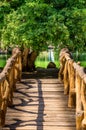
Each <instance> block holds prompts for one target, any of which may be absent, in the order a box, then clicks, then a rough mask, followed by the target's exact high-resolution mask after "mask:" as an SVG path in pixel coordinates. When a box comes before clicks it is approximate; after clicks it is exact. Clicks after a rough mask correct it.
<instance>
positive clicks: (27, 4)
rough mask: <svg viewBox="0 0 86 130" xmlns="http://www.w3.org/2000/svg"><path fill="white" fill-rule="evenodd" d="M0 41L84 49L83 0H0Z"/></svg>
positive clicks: (85, 8) (85, 2)
mask: <svg viewBox="0 0 86 130" xmlns="http://www.w3.org/2000/svg"><path fill="white" fill-rule="evenodd" d="M0 21H1V22H0V39H1V40H0V41H1V43H2V44H3V46H8V45H9V46H15V45H19V46H20V47H21V46H22V45H25V46H27V47H30V46H31V47H32V48H33V49H36V50H39V51H41V50H43V49H46V48H47V47H48V45H50V44H51V45H54V46H55V47H56V48H62V47H68V48H69V49H70V50H72V51H74V50H78V51H84V50H86V48H85V46H86V0H68V1H67V0H7V1H6V0H1V2H0Z"/></svg>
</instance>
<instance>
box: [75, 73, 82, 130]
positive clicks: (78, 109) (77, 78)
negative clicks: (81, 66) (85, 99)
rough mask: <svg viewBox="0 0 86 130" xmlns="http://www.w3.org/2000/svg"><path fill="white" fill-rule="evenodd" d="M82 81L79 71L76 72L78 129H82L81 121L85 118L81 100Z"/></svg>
mask: <svg viewBox="0 0 86 130" xmlns="http://www.w3.org/2000/svg"><path fill="white" fill-rule="evenodd" d="M81 81H82V80H81V78H80V76H79V74H78V72H76V81H75V82H76V130H81V123H82V120H83V118H84V113H83V111H82V102H81Z"/></svg>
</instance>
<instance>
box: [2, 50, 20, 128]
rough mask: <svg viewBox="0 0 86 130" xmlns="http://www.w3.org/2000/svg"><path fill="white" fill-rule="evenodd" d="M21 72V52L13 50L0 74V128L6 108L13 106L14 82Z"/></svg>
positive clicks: (3, 122) (18, 78) (18, 79)
mask: <svg viewBox="0 0 86 130" xmlns="http://www.w3.org/2000/svg"><path fill="white" fill-rule="evenodd" d="M21 72H22V64H21V52H20V50H19V49H18V48H15V49H13V53H12V56H11V57H10V58H9V59H8V60H7V63H6V65H5V67H4V69H3V70H2V72H1V73H0V127H3V126H4V125H5V116H6V111H7V107H8V106H11V105H12V104H13V92H14V90H15V89H16V82H17V81H20V80H21Z"/></svg>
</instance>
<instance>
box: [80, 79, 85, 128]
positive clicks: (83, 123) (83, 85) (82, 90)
mask: <svg viewBox="0 0 86 130" xmlns="http://www.w3.org/2000/svg"><path fill="white" fill-rule="evenodd" d="M81 100H82V103H83V108H84V119H83V121H82V128H83V129H85V130H86V84H85V83H84V81H83V80H82V86H81Z"/></svg>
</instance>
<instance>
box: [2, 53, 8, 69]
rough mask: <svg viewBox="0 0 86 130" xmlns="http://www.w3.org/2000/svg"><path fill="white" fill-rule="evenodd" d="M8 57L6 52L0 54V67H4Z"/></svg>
mask: <svg viewBox="0 0 86 130" xmlns="http://www.w3.org/2000/svg"><path fill="white" fill-rule="evenodd" d="M8 58H9V55H6V54H0V68H4V66H5V65H6V61H7V59H8Z"/></svg>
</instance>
